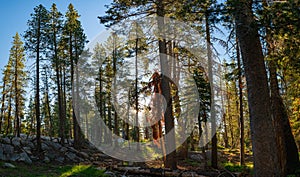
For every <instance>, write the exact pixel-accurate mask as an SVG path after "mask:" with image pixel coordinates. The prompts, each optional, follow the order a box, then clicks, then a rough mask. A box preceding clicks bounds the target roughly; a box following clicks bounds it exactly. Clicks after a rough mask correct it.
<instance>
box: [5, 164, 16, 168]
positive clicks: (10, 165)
mask: <svg viewBox="0 0 300 177" xmlns="http://www.w3.org/2000/svg"><path fill="white" fill-rule="evenodd" d="M2 166H3V167H4V168H16V166H14V165H13V164H11V163H4V164H3V165H2Z"/></svg>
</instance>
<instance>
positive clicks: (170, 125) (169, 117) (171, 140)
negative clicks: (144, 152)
mask: <svg viewBox="0 0 300 177" xmlns="http://www.w3.org/2000/svg"><path fill="white" fill-rule="evenodd" d="M157 15H158V19H157V22H158V30H159V32H160V35H161V36H160V39H159V41H158V43H159V58H160V66H161V73H162V78H161V88H162V95H163V96H164V98H165V100H166V103H167V108H166V110H165V114H164V118H165V133H166V134H168V136H165V137H166V138H164V140H165V146H166V152H168V153H169V154H166V160H165V162H164V163H165V167H166V168H171V169H177V160H176V145H175V130H174V117H173V111H172V98H171V93H170V91H171V90H170V85H169V79H168V78H167V77H168V76H170V72H169V66H168V61H167V57H166V54H167V51H166V39H165V36H164V34H163V33H164V32H163V31H164V29H163V28H164V24H165V22H164V17H165V12H164V4H163V1H162V0H158V2H157Z"/></svg>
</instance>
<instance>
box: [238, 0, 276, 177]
mask: <svg viewBox="0 0 300 177" xmlns="http://www.w3.org/2000/svg"><path fill="white" fill-rule="evenodd" d="M235 8H236V9H235V10H236V11H235V13H234V15H235V19H236V32H237V37H238V39H239V43H240V47H241V52H242V59H243V65H244V69H245V75H246V81H247V89H248V103H249V110H250V124H251V134H252V142H253V144H252V149H253V156H254V157H253V159H254V168H255V170H254V176H257V177H258V176H282V172H281V170H280V166H279V163H278V156H277V155H276V154H277V146H276V142H275V141H274V139H276V137H275V132H274V127H273V122H272V116H271V107H270V96H269V89H268V80H267V74H266V68H265V64H264V57H263V53H262V47H261V44H260V40H259V34H258V30H257V27H256V26H255V21H254V17H253V12H252V1H247V0H239V1H238V3H237V4H236V6H235ZM266 162H267V163H266Z"/></svg>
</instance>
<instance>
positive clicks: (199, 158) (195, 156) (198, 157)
mask: <svg viewBox="0 0 300 177" xmlns="http://www.w3.org/2000/svg"><path fill="white" fill-rule="evenodd" d="M190 159H192V160H195V161H198V162H203V160H204V157H203V156H202V155H201V154H192V155H190Z"/></svg>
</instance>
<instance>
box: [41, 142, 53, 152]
mask: <svg viewBox="0 0 300 177" xmlns="http://www.w3.org/2000/svg"><path fill="white" fill-rule="evenodd" d="M50 149H51V147H50V146H49V145H47V144H45V143H42V150H43V151H46V150H50Z"/></svg>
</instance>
